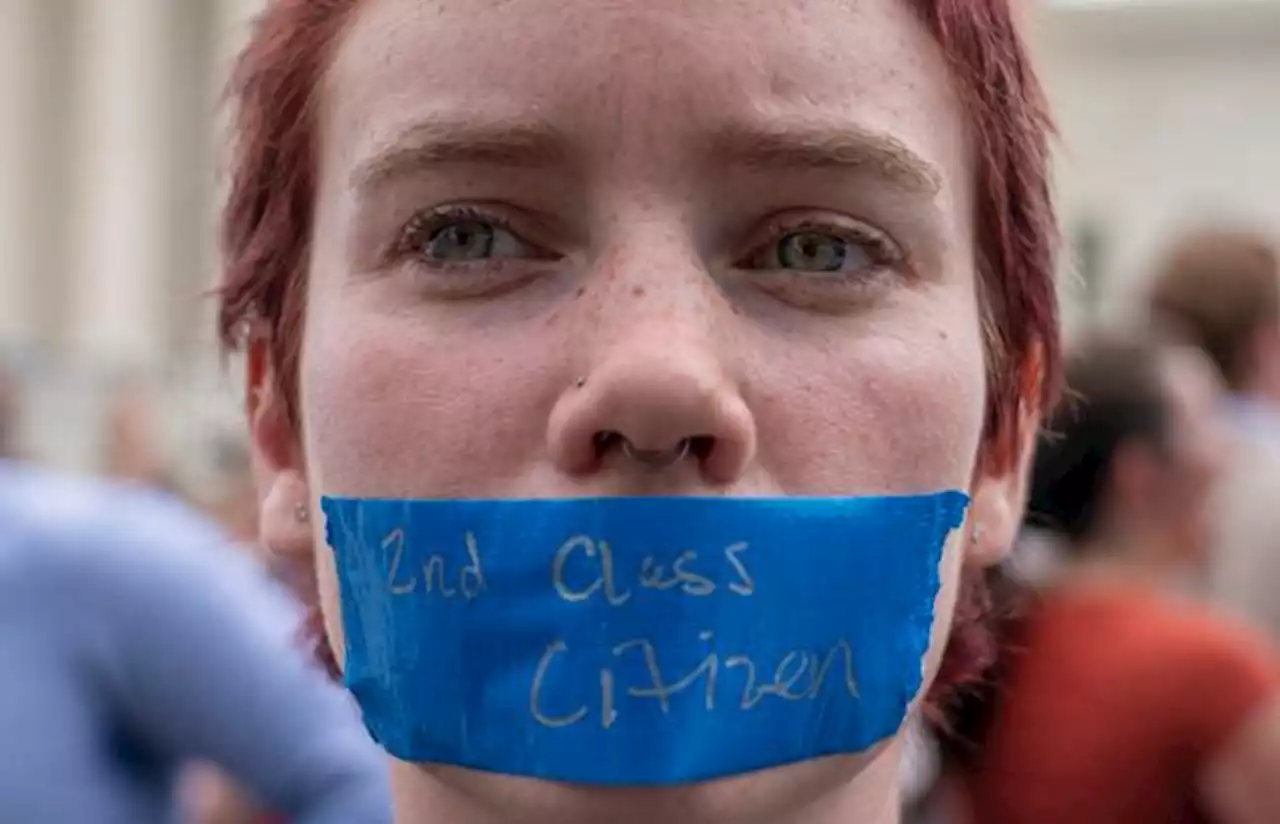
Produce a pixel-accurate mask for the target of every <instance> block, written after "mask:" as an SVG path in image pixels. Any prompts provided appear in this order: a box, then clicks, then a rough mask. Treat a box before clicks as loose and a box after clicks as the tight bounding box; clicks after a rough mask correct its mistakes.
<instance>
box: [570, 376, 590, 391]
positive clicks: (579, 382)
mask: <svg viewBox="0 0 1280 824" xmlns="http://www.w3.org/2000/svg"><path fill="white" fill-rule="evenodd" d="M573 385H574V386H576V387H577V388H578V389H581V388H582V387H584V386H586V385H587V379H586V378H578V379H577V380H576V381H574V382H573Z"/></svg>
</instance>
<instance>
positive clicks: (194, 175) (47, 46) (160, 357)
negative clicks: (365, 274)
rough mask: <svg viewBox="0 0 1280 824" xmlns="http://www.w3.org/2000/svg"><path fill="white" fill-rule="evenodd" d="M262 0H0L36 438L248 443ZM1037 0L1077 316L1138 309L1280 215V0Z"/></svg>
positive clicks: (72, 446) (7, 320) (184, 458)
mask: <svg viewBox="0 0 1280 824" xmlns="http://www.w3.org/2000/svg"><path fill="white" fill-rule="evenodd" d="M256 6H257V2H256V0H176V1H175V0H0V15H3V20H2V22H0V61H2V62H0V99H3V100H5V101H6V104H5V114H6V116H5V125H4V128H3V129H0V366H2V367H3V368H4V369H5V370H6V371H7V372H9V373H11V375H12V376H13V378H12V380H13V381H14V382H15V383H16V388H15V389H14V390H13V391H11V392H10V393H9V394H10V395H11V396H13V398H14V399H15V400H14V401H13V404H12V405H14V406H16V409H15V411H14V413H13V418H14V424H13V425H14V427H15V429H14V437H13V441H14V443H15V444H16V448H17V449H18V450H20V451H21V453H23V454H24V455H26V456H28V457H30V458H33V459H36V460H38V461H40V462H44V463H48V464H52V465H56V466H59V467H62V468H67V469H72V470H83V471H93V470H99V469H104V468H107V467H108V465H109V464H111V463H113V462H115V463H119V462H133V463H135V464H147V463H149V462H150V463H154V464H156V465H157V469H156V471H160V470H161V469H162V470H163V472H164V473H165V474H166V476H167V477H168V478H169V479H170V481H171V482H172V483H175V484H181V485H183V486H185V487H193V488H198V489H202V490H212V489H214V488H215V487H216V485H217V484H219V483H221V482H222V481H221V479H222V477H223V476H224V475H225V473H226V471H227V470H228V468H229V467H235V466H238V465H239V464H240V463H241V460H240V458H238V457H237V452H238V446H237V443H236V442H237V439H238V438H239V427H238V426H237V425H236V423H237V422H236V420H235V419H236V415H237V400H236V392H235V391H234V387H235V386H236V385H237V379H236V377H235V376H234V374H233V373H232V372H229V371H228V370H227V368H225V367H224V365H223V364H222V363H220V361H219V358H218V356H217V351H216V346H215V345H214V339H213V323H212V308H211V301H209V300H207V299H202V297H201V296H202V293H203V292H204V291H205V290H207V289H208V288H209V287H210V285H211V284H212V283H213V282H214V280H215V273H216V271H217V266H218V264H217V255H216V239H215V231H214V227H215V223H216V212H217V204H218V201H219V194H220V184H219V177H218V161H217V151H218V145H219V140H218V134H219V129H218V126H219V122H218V121H219V116H218V106H217V102H218V95H219V92H220V88H221V84H222V83H223V78H224V73H225V68H226V65H227V62H228V60H229V58H230V56H231V55H232V54H233V53H234V51H235V48H236V47H237V45H238V44H239V43H240V42H241V40H242V38H243V36H244V32H245V27H246V25H247V20H248V19H249V17H250V16H251V15H252V13H253V11H254V9H255V7H256ZM1028 12H1029V18H1030V22H1031V30H1032V32H1033V37H1034V40H1035V43H1036V49H1037V50H1038V52H1039V53H1040V60H1041V66H1042V72H1043V75H1044V78H1045V80H1046V82H1047V84H1048V87H1049V90H1050V93H1051V95H1052V97H1053V102H1054V104H1055V108H1056V111H1057V115H1058V117H1059V120H1060V125H1061V130H1062V135H1063V143H1062V150H1061V152H1060V159H1059V173H1058V179H1057V186H1058V190H1059V198H1060V203H1061V209H1062V216H1063V221H1064V226H1065V228H1066V231H1067V232H1068V240H1069V245H1070V250H1069V251H1070V255H1068V256H1067V257H1066V258H1065V259H1064V277H1063V278H1062V279H1061V283H1062V291H1063V298H1064V307H1065V314H1066V319H1067V321H1068V327H1069V328H1073V327H1075V326H1078V325H1079V324H1080V323H1081V321H1082V320H1087V319H1090V318H1092V317H1103V318H1115V317H1123V316H1124V313H1126V312H1128V311H1130V310H1131V309H1132V307H1133V305H1134V303H1135V295H1136V293H1137V290H1138V289H1139V287H1140V286H1141V285H1142V283H1143V280H1144V277H1145V267H1146V265H1147V262H1148V260H1149V258H1150V256H1151V254H1152V252H1153V251H1154V250H1155V248H1156V247H1157V246H1158V245H1159V244H1161V243H1162V242H1163V241H1165V240H1166V238H1167V237H1168V236H1169V235H1170V234H1171V233H1173V232H1175V231H1176V230H1177V229H1178V227H1180V226H1181V225H1182V224H1185V223H1188V222H1190V221H1193V220H1194V221H1203V220H1204V219H1206V218H1209V217H1213V218H1217V217H1224V218H1231V219H1237V220H1241V221H1244V222H1246V223H1249V224H1251V225H1258V226H1260V227H1262V228H1264V229H1280V198H1277V197H1276V196H1275V188H1276V181H1277V180H1280V151H1277V149H1276V145H1277V143H1276V141H1277V136H1280V106H1277V105H1276V104H1275V100H1276V89H1277V88H1280V2H1276V0H1165V2H1156V0H1128V1H1127V2H1124V1H1123V0H1075V1H1074V2H1071V1H1069V0H1057V1H1056V2H1037V3H1035V4H1033V5H1031V6H1029V7H1028ZM148 450H149V454H145V455H144V454H143V453H144V452H147V451H148ZM122 452H124V453H126V454H121V453H122ZM136 471H141V469H137V470H136Z"/></svg>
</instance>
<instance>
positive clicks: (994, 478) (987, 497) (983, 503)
mask: <svg viewBox="0 0 1280 824" xmlns="http://www.w3.org/2000/svg"><path fill="white" fill-rule="evenodd" d="M1039 428H1040V414H1039V412H1038V411H1028V410H1026V409H1024V410H1023V411H1022V412H1020V413H1019V415H1018V441H1017V454H1016V455H1014V456H1013V460H1012V461H1011V462H1010V463H1009V464H1008V465H1006V466H1005V467H1004V468H1003V470H1002V471H999V472H992V471H991V470H989V469H987V468H983V469H982V470H981V471H980V474H979V476H978V479H977V482H976V483H975V484H974V488H973V496H972V501H971V502H970V504H969V519H968V521H967V522H966V524H965V526H966V528H967V529H968V530H969V534H968V535H967V536H966V542H965V564H966V565H968V566H975V567H988V566H993V565H995V564H997V563H999V562H1000V561H1001V560H1003V559H1004V557H1005V556H1006V555H1007V554H1008V553H1009V551H1010V550H1011V549H1012V548H1013V542H1014V541H1015V540H1016V539H1017V537H1018V532H1019V530H1020V529H1021V527H1022V515H1023V511H1024V510H1025V509H1026V505H1027V484H1028V482H1029V480H1030V475H1031V466H1032V460H1033V458H1034V456H1035V446H1036V435H1037V433H1038V431H1039Z"/></svg>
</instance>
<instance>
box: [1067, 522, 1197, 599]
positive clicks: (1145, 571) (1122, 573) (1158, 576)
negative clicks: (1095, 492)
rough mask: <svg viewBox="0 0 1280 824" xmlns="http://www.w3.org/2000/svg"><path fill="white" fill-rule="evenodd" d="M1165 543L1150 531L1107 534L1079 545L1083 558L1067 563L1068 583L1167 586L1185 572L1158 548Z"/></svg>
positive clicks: (1175, 581) (1157, 587) (1174, 583)
mask: <svg viewBox="0 0 1280 824" xmlns="http://www.w3.org/2000/svg"><path fill="white" fill-rule="evenodd" d="M1161 545H1162V543H1161V542H1160V541H1159V540H1158V539H1156V538H1154V537H1152V536H1149V535H1140V534H1129V535H1116V534H1112V535H1105V536H1100V537H1098V538H1095V539H1092V540H1090V541H1088V542H1086V543H1084V544H1082V545H1081V546H1080V547H1079V548H1078V550H1077V551H1078V553H1079V556H1080V560H1076V561H1073V562H1071V563H1070V564H1068V565H1067V568H1066V569H1065V571H1064V575H1063V578H1064V581H1063V582H1064V583H1066V584H1081V585H1097V584H1104V585H1105V584H1125V585H1138V586H1144V587H1150V588H1153V589H1165V588H1168V587H1172V586H1175V585H1176V583H1177V581H1178V578H1179V577H1180V575H1181V574H1182V569H1181V566H1180V565H1179V564H1176V563H1174V562H1173V561H1172V560H1170V559H1169V558H1168V557H1166V555H1165V554H1162V553H1161V552H1159V551H1158V549H1157V548H1158V547H1160V546H1161Z"/></svg>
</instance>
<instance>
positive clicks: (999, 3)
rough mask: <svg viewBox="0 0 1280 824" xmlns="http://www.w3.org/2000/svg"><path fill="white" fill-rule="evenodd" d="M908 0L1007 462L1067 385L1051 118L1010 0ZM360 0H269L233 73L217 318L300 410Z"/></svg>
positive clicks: (960, 668)
mask: <svg viewBox="0 0 1280 824" xmlns="http://www.w3.org/2000/svg"><path fill="white" fill-rule="evenodd" d="M904 2H908V3H910V5H911V6H912V7H913V8H914V10H915V11H916V13H917V14H918V15H919V17H920V19H921V20H922V22H923V23H924V25H925V27H926V28H927V29H928V30H929V32H930V33H931V34H932V35H933V37H934V39H935V40H936V41H937V43H938V45H939V46H940V48H941V50H942V53H943V55H944V56H945V58H946V60H947V62H948V64H949V66H950V69H951V72H952V77H953V81H954V83H955V87H956V91H957V94H958V95H959V97H960V100H961V102H962V103H963V105H964V109H965V111H966V112H968V113H969V117H970V129H971V133H972V138H973V144H974V147H975V157H974V162H975V175H976V180H975V191H976V203H975V206H976V216H975V217H976V222H975V225H976V227H977V228H976V232H977V238H976V240H977V248H978V260H977V261H976V262H975V263H976V269H977V271H978V273H979V293H980V297H981V303H982V312H983V318H982V322H983V331H984V338H985V340H986V348H987V373H988V379H987V412H986V423H985V432H984V440H983V452H982V456H981V459H982V461H983V462H984V465H985V466H986V467H987V468H988V469H993V470H1000V469H1008V468H1011V467H1012V462H1013V460H1014V459H1015V457H1016V456H1017V454H1018V448H1017V447H1018V444H1019V439H1020V436H1021V435H1022V434H1023V433H1022V432H1021V431H1020V430H1021V427H1022V423H1021V421H1022V420H1024V415H1025V413H1026V412H1027V411H1028V410H1029V409H1032V408H1035V407H1038V408H1047V407H1048V406H1050V405H1051V404H1052V403H1053V402H1054V401H1055V400H1056V397H1057V392H1058V385H1059V358H1060V353H1059V338H1058V317H1057V302H1056V298H1055V290H1054V283H1053V274H1054V260H1055V253H1056V250H1057V244H1058V233H1057V223H1056V220H1055V216H1054V210H1053V204H1052V199H1051V197H1050V191H1049V180H1048V178H1049V142H1050V138H1051V135H1052V131H1053V128H1052V123H1051V121H1050V118H1049V115H1048V111H1047V106H1046V104H1045V98H1044V95H1043V93H1042V91H1041V88H1040V85H1039V82H1038V80H1037V79H1036V76H1035V73H1034V71H1033V70H1032V67H1031V63H1030V59H1029V56H1028V54H1027V51H1026V47H1025V44H1024V43H1023V41H1022V38H1021V34H1020V32H1019V30H1018V25H1017V21H1016V19H1015V12H1014V10H1013V9H1012V7H1011V3H1012V2H1013V0H904ZM359 3H360V0H270V1H269V2H268V5H267V8H266V10H265V11H264V12H263V13H262V15H261V16H260V17H259V19H258V20H257V23H256V27H255V29H254V31H253V34H252V37H251V38H250V41H249V43H248V45H247V46H246V48H245V49H244V51H243V52H242V53H241V55H240V59H239V61H238V63H237V65H236V68H235V71H234V73H233V75H232V78H231V83H230V86H229V88H228V92H229V98H230V102H231V103H232V105H233V119H232V129H233V139H232V145H231V153H230V158H229V173H230V184H231V186H230V193H229V196H228V200H227V203H226V207H225V209H224V212H223V221H222V253H223V260H224V267H225V270H224V279H223V283H222V287H221V290H220V308H219V315H218V323H219V329H220V333H221V337H222V340H223V342H224V345H225V346H226V348H227V349H228V350H235V349H238V348H240V347H242V346H244V345H245V344H246V341H247V338H248V337H249V336H250V335H261V336H262V339H263V340H265V342H266V344H267V347H268V352H269V357H270V360H271V366H272V371H273V374H274V376H275V380H276V381H277V382H278V386H277V387H276V388H277V389H279V393H280V397H281V398H282V399H283V402H284V404H285V409H286V412H287V414H288V415H289V417H290V419H291V420H292V421H293V422H294V423H297V421H298V415H297V396H296V392H297V380H298V361H299V356H300V349H301V338H302V334H301V333H302V325H303V319H304V310H305V300H304V295H305V292H306V289H305V285H306V279H307V263H308V257H309V247H310V243H311V230H312V214H313V211H314V206H315V204H314V200H315V196H316V188H315V182H316V175H317V171H318V169H317V151H316V143H317V131H318V122H317V114H316V113H317V111H318V106H317V103H318V99H317V98H318V95H319V93H320V90H321V86H322V78H323V75H324V73H325V70H326V69H327V67H328V65H329V62H330V59H331V57H332V53H333V52H334V50H335V48H336V45H337V43H338V41H339V39H340V36H341V34H342V31H343V28H344V27H345V26H346V24H347V23H348V21H349V20H350V18H351V16H352V14H353V12H354V11H355V10H356V9H357V8H358V6H359ZM987 601H988V596H987V593H986V589H985V587H984V586H983V585H982V582H981V576H980V575H966V579H965V581H964V584H963V586H962V595H961V602H960V605H959V606H958V608H957V612H956V618H955V624H954V627H953V631H952V635H951V638H950V640H949V642H948V647H947V652H946V654H945V655H944V658H943V665H942V671H941V673H940V674H939V677H938V684H939V685H942V686H951V685H955V684H957V683H960V682H963V681H966V680H969V679H971V678H972V677H974V676H975V675H977V674H978V673H980V672H981V671H982V670H983V669H984V668H985V666H986V664H987V663H988V662H989V660H990V659H991V657H992V655H993V652H994V650H993V648H992V645H993V641H992V636H991V634H990V633H989V632H988V631H987V630H986V628H985V627H984V626H983V623H982V622H983V618H982V616H983V615H984V614H985V613H986V612H987V606H988V604H987Z"/></svg>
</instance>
